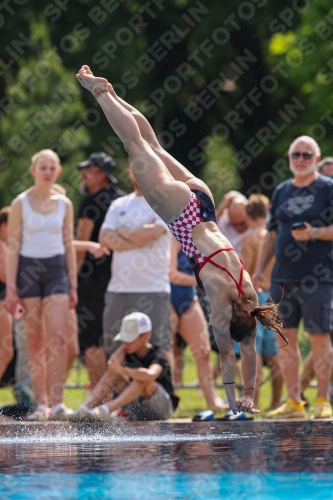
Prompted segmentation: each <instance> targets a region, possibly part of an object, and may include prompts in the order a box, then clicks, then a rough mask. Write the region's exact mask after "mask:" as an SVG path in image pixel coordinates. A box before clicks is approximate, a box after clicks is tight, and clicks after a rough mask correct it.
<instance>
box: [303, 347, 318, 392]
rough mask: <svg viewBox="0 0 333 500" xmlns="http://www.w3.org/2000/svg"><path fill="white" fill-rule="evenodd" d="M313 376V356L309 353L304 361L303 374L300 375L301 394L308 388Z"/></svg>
mask: <svg viewBox="0 0 333 500" xmlns="http://www.w3.org/2000/svg"><path fill="white" fill-rule="evenodd" d="M314 376H315V372H314V368H313V354H312V352H311V351H310V352H309V354H308V356H307V357H306V359H305V361H304V366H303V372H302V375H301V392H304V391H305V389H306V388H307V387H309V384H310V382H311V380H313V379H314Z"/></svg>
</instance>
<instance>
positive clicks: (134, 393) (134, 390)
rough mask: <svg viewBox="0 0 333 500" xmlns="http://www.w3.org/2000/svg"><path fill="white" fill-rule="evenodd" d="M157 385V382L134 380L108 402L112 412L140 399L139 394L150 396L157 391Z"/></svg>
mask: <svg viewBox="0 0 333 500" xmlns="http://www.w3.org/2000/svg"><path fill="white" fill-rule="evenodd" d="M156 389H157V386H156V383H155V382H149V383H144V382H139V381H138V380H133V381H132V382H131V383H130V384H129V385H128V386H127V387H126V388H125V389H124V390H123V391H122V392H121V393H120V394H119V396H117V397H116V398H115V399H113V400H112V401H110V403H106V404H107V406H108V408H109V410H110V412H112V411H114V410H116V409H117V408H121V407H123V406H126V405H128V404H129V403H132V401H135V400H136V399H138V397H139V396H141V395H142V396H145V397H150V396H152V395H153V394H154V392H155V391H156Z"/></svg>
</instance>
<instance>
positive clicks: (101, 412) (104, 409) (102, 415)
mask: <svg viewBox="0 0 333 500" xmlns="http://www.w3.org/2000/svg"><path fill="white" fill-rule="evenodd" d="M93 411H94V415H95V419H96V421H98V422H111V421H112V420H115V418H117V417H118V414H117V411H114V412H112V413H110V410H109V408H108V406H107V405H106V404H104V405H101V406H96V408H94V410H93Z"/></svg>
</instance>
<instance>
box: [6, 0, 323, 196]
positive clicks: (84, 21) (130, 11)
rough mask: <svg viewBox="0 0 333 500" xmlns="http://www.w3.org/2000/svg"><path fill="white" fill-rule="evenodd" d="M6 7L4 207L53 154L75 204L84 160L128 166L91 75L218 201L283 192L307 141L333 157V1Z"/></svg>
mask: <svg viewBox="0 0 333 500" xmlns="http://www.w3.org/2000/svg"><path fill="white" fill-rule="evenodd" d="M5 4H6V6H5ZM5 4H4V5H3V6H2V10H1V12H0V28H1V39H2V46H3V47H4V50H3V51H2V56H1V57H2V59H1V61H0V71H2V76H1V79H0V88H1V90H2V91H3V92H4V94H5V97H4V98H3V99H2V100H1V113H2V114H1V125H2V126H1V149H0V171H1V179H2V182H1V188H0V189H1V191H0V203H8V202H10V200H11V199H12V198H13V196H14V195H15V194H16V193H17V192H18V191H20V190H22V189H24V188H25V187H26V186H27V185H29V183H30V182H31V180H30V177H29V174H28V173H27V172H28V167H29V159H30V156H31V154H32V153H34V152H35V151H38V150H39V149H42V148H44V147H52V148H54V149H56V150H57V151H58V152H59V154H60V156H61V160H62V162H63V166H64V172H63V174H62V177H61V178H60V179H59V181H60V182H62V183H64V184H65V185H66V187H67V188H70V190H69V195H70V197H71V198H73V199H74V200H75V201H76V197H77V196H78V195H77V191H76V189H77V186H78V184H79V177H78V175H77V173H76V172H75V168H74V167H75V165H76V163H77V161H78V160H80V159H82V158H84V157H85V156H86V154H88V153H90V152H92V151H96V150H104V151H105V152H107V153H109V154H112V155H114V156H115V157H117V158H125V153H124V150H123V148H122V146H121V144H119V141H118V140H117V138H116V137H115V135H114V134H113V132H112V130H111V129H110V127H109V126H108V124H107V122H106V119H105V118H104V116H103V115H102V113H101V112H100V110H99V108H98V107H97V106H96V103H95V102H94V100H93V98H92V96H91V95H90V94H89V93H88V92H86V91H84V90H83V89H81V88H80V87H79V85H78V84H77V82H76V80H75V72H76V71H77V70H78V68H79V67H80V66H81V65H82V64H89V65H90V66H91V68H92V70H93V71H94V73H95V74H99V75H102V76H105V77H106V78H108V79H109V80H110V81H111V82H112V83H113V84H114V86H115V89H116V91H117V92H118V93H119V95H121V96H122V97H124V98H125V99H127V100H128V101H129V102H131V103H132V104H134V105H136V106H138V107H139V108H140V109H141V110H142V111H144V112H145V113H146V116H147V117H148V118H149V120H150V121H151V123H152V125H153V127H154V129H155V130H156V131H157V132H158V134H159V137H160V139H161V141H162V142H163V143H164V145H165V147H166V148H167V149H168V150H169V151H170V152H171V154H173V155H174V156H175V157H176V158H177V159H179V160H180V161H181V162H183V163H184V164H185V165H186V166H187V167H188V168H189V169H190V170H192V171H193V172H194V173H195V174H197V175H200V176H202V177H203V178H204V179H205V180H206V181H208V183H209V185H210V186H211V188H212V190H213V192H214V194H215V196H216V197H217V201H219V199H220V197H221V196H222V194H223V193H224V192H225V191H227V190H228V189H231V188H235V187H236V188H239V189H240V190H242V191H243V192H244V193H245V194H250V193H251V192H252V191H253V190H262V191H264V192H266V193H267V194H270V193H271V190H272V188H274V187H275V185H276V184H277V183H278V182H280V181H281V180H283V179H284V178H285V177H287V176H288V175H289V169H288V165H287V161H286V155H285V153H286V150H287V147H288V144H289V143H290V141H291V140H292V139H293V138H294V137H295V136H297V135H300V134H301V133H306V134H309V135H312V136H314V137H316V138H318V141H319V143H320V146H321V148H322V151H323V153H324V154H331V152H332V151H331V150H332V147H331V138H330V134H331V131H332V123H333V118H331V116H330V113H331V111H330V110H331V105H332V95H331V94H332V92H331V82H332V80H333V78H332V74H333V73H332V71H333V62H332V61H333V55H332V51H333V42H332V41H331V40H332V32H333V9H332V12H331V10H330V9H331V2H330V0H320V1H319V0H318V1H312V2H310V1H309V0H292V1H291V0H289V1H288V2H284V1H282V2H281V1H279V0H270V1H268V0H249V1H241V0H236V1H234V2H216V1H212V0H207V1H205V2H201V1H200V0H195V1H190V0H149V1H147V2H146V3H143V2H139V1H137V0H100V1H99V2H95V1H93V0H77V1H73V2H69V1H68V0H51V2H50V3H40V2H37V1H36V0H20V1H18V0H13V1H12V2H9V3H7V2H6V3H5ZM123 164H124V163H123ZM119 175H120V177H122V173H121V172H119Z"/></svg>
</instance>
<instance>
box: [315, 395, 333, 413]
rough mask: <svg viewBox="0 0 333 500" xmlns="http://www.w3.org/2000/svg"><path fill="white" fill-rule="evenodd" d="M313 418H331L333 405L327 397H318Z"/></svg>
mask: <svg viewBox="0 0 333 500" xmlns="http://www.w3.org/2000/svg"><path fill="white" fill-rule="evenodd" d="M312 416H313V418H331V417H332V416H333V414H332V406H331V405H330V402H329V401H328V400H327V399H326V398H317V399H316V402H315V406H314V411H313V415H312Z"/></svg>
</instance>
